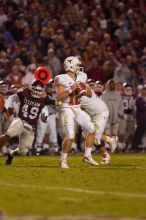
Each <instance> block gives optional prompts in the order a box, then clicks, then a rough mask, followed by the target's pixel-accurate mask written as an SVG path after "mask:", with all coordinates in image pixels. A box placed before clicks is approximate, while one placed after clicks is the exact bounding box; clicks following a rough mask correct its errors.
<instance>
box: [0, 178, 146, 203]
mask: <svg viewBox="0 0 146 220" xmlns="http://www.w3.org/2000/svg"><path fill="white" fill-rule="evenodd" d="M0 186H8V187H17V188H31V189H40V190H41V189H45V190H58V191H70V192H77V193H85V194H97V195H106V196H108V195H109V196H119V197H127V198H144V199H146V194H137V193H128V192H112V191H98V190H88V189H80V188H72V187H57V186H56V187H55V186H37V185H27V184H13V183H7V182H0Z"/></svg>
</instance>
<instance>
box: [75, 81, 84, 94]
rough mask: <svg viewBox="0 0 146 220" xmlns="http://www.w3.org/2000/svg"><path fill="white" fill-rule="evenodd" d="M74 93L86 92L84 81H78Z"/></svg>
mask: <svg viewBox="0 0 146 220" xmlns="http://www.w3.org/2000/svg"><path fill="white" fill-rule="evenodd" d="M75 92H76V94H79V95H85V94H86V86H85V84H84V83H82V82H79V83H78V86H77V89H76V90H75Z"/></svg>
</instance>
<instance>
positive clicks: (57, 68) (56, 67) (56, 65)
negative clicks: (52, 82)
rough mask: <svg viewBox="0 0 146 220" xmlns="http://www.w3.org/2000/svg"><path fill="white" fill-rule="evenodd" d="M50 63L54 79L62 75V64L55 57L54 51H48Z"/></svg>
mask: <svg viewBox="0 0 146 220" xmlns="http://www.w3.org/2000/svg"><path fill="white" fill-rule="evenodd" d="M48 63H49V65H50V67H51V69H52V71H53V78H54V77H55V76H57V75H58V74H61V70H62V67H61V62H60V60H59V58H58V57H56V56H55V53H54V50H53V49H49V50H48Z"/></svg>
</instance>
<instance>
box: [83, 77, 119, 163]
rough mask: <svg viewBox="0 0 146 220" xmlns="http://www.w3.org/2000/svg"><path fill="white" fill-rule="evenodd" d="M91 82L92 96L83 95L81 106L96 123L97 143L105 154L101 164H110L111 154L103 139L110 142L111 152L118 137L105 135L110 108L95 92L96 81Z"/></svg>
mask: <svg viewBox="0 0 146 220" xmlns="http://www.w3.org/2000/svg"><path fill="white" fill-rule="evenodd" d="M91 83H92V84H91V85H92V86H93V87H92V86H91V85H90V81H89V85H90V86H91V88H92V97H91V98H88V97H87V96H82V98H81V108H82V109H83V110H84V111H86V112H87V113H88V114H89V115H90V117H91V120H92V122H93V123H94V126H95V144H96V145H99V146H101V147H100V151H101V154H102V156H103V160H102V162H101V164H108V163H109V161H110V155H109V153H108V152H107V150H106V148H105V147H104V146H102V145H101V140H102V141H104V142H107V143H109V144H110V146H111V152H114V150H115V148H116V145H117V138H116V137H109V136H106V135H103V133H104V130H105V126H106V123H107V120H108V117H109V110H108V107H107V105H106V104H105V102H104V101H103V100H102V99H100V98H99V97H98V96H97V95H96V94H95V92H94V90H93V89H94V83H93V82H92V81H91Z"/></svg>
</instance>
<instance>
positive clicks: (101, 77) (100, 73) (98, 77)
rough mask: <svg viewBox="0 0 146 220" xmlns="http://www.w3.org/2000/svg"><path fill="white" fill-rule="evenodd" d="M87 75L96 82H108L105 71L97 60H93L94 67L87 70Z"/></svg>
mask: <svg viewBox="0 0 146 220" xmlns="http://www.w3.org/2000/svg"><path fill="white" fill-rule="evenodd" d="M87 75H88V78H89V79H94V81H101V82H102V83H105V82H106V77H105V71H104V69H103V67H102V66H101V65H100V62H98V60H97V59H96V58H94V59H93V60H92V67H91V68H89V69H88V70H87Z"/></svg>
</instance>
